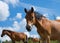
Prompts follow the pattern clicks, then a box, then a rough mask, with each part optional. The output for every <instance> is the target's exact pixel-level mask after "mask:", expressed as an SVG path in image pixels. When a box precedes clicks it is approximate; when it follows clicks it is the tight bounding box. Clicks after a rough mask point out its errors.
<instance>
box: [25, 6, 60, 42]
mask: <svg viewBox="0 0 60 43" xmlns="http://www.w3.org/2000/svg"><path fill="white" fill-rule="evenodd" d="M24 11H25V13H26V16H25V18H26V22H27V24H26V29H27V30H28V31H31V27H32V26H33V25H35V26H36V27H37V32H38V34H39V35H40V36H41V39H42V41H43V43H50V39H51V40H58V41H60V20H53V21H52V20H48V19H47V18H46V17H45V16H43V15H42V14H40V13H38V12H35V11H34V8H33V7H31V10H28V11H27V9H26V8H25V9H24Z"/></svg>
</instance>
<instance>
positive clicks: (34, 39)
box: [28, 37, 41, 43]
mask: <svg viewBox="0 0 60 43" xmlns="http://www.w3.org/2000/svg"><path fill="white" fill-rule="evenodd" d="M28 39H31V40H32V41H33V43H35V42H38V43H41V42H40V41H41V39H39V38H33V37H29V38H28Z"/></svg>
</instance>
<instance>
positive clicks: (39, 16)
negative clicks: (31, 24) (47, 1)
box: [34, 11, 46, 20]
mask: <svg viewBox="0 0 60 43" xmlns="http://www.w3.org/2000/svg"><path fill="white" fill-rule="evenodd" d="M34 13H35V15H36V18H37V19H38V20H40V19H41V18H42V17H44V18H46V17H45V16H43V14H41V13H39V12H36V11H34Z"/></svg>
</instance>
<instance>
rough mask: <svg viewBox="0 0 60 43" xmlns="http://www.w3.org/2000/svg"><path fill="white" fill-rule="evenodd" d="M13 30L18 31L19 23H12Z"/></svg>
mask: <svg viewBox="0 0 60 43" xmlns="http://www.w3.org/2000/svg"><path fill="white" fill-rule="evenodd" d="M13 28H14V29H15V30H16V31H18V30H19V29H20V25H19V23H18V22H17V21H14V23H13Z"/></svg>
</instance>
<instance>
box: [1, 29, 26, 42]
mask: <svg viewBox="0 0 60 43" xmlns="http://www.w3.org/2000/svg"><path fill="white" fill-rule="evenodd" d="M4 35H8V36H9V37H10V38H11V40H12V42H13V43H15V41H20V40H22V41H23V42H24V43H27V42H26V41H27V35H26V34H24V33H18V32H14V31H10V30H3V32H2V35H1V37H3V36H4Z"/></svg>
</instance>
